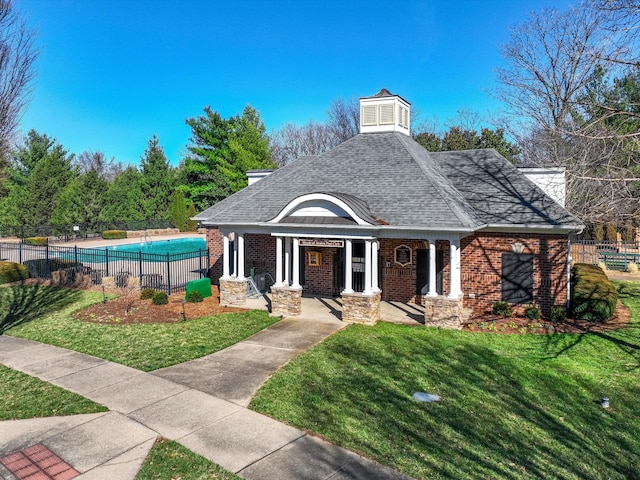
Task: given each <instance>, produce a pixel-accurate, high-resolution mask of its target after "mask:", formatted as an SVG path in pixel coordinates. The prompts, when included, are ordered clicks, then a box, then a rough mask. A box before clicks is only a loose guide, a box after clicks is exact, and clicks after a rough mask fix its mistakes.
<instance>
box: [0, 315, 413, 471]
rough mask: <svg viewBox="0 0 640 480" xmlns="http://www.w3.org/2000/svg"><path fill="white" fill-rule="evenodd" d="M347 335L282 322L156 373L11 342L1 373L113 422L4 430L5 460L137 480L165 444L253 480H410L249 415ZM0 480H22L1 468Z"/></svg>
mask: <svg viewBox="0 0 640 480" xmlns="http://www.w3.org/2000/svg"><path fill="white" fill-rule="evenodd" d="M340 328H342V324H341V323H338V322H303V321H300V320H284V321H282V322H279V323H278V324H275V325H273V326H272V327H269V328H268V329H266V330H263V331H262V332H260V333H258V334H257V335H254V336H253V337H251V338H249V339H247V340H245V341H243V342H240V343H238V344H236V345H234V346H232V347H230V348H228V349H226V350H223V351H221V352H218V353H215V354H213V355H209V356H207V357H204V358H201V359H198V360H194V361H191V362H187V363H185V364H182V365H176V366H174V367H169V368H165V369H161V370H158V371H156V372H153V373H144V372H141V371H139V370H135V369H133V368H129V367H125V366H123V365H119V364H116V363H112V362H107V361H105V360H102V359H99V358H95V357H92V356H89V355H84V354H81V353H77V352H72V351H70V350H66V349H63V348H58V347H53V346H51V345H45V344H41V343H37V342H32V341H29V340H23V339H19V338H15V337H10V336H7V335H2V336H0V363H3V364H5V365H6V366H8V367H10V368H14V369H16V370H20V371H23V372H25V373H28V374H30V375H33V376H36V377H38V378H41V379H43V380H46V381H48V382H51V383H53V384H55V385H58V386H60V387H62V388H65V389H67V390H71V391H73V392H76V393H78V394H80V395H83V396H85V397H87V398H89V399H91V400H93V401H95V402H98V403H101V404H103V405H105V406H107V407H108V408H109V409H110V411H109V412H107V413H98V414H89V415H74V416H68V417H51V418H43V419H29V420H14V421H6V422H0V458H2V457H5V456H6V455H9V454H12V453H14V452H18V451H22V450H23V449H25V448H27V447H30V446H33V445H36V444H41V445H43V446H44V447H46V448H47V449H49V450H50V451H51V452H53V453H54V454H56V455H58V456H59V457H60V458H61V459H62V460H64V462H67V463H68V464H69V465H70V466H71V467H73V469H75V470H76V471H77V472H79V473H80V474H81V475H80V476H77V477H75V478H78V479H105V478H113V479H118V480H128V479H133V478H134V477H135V475H136V473H137V471H138V469H139V468H140V465H141V464H142V463H143V462H144V459H145V457H146V455H147V453H148V451H149V449H150V448H151V446H152V445H153V442H154V441H155V439H156V438H157V437H158V435H160V436H163V437H165V438H169V439H171V440H175V441H177V442H179V443H181V444H182V445H184V446H186V447H187V448H189V449H191V450H192V451H194V452H196V453H198V454H200V455H202V456H204V457H206V458H208V459H209V460H211V461H213V462H215V463H217V464H219V465H221V466H222V467H224V468H226V469H227V470H230V471H232V472H235V473H237V474H238V475H239V476H241V477H243V478H247V479H254V480H262V479H264V480H266V479H276V478H277V479H282V480H285V479H292V480H293V479H309V480H314V479H329V478H331V479H332V480H343V479H369V480H373V479H407V478H409V477H406V476H404V475H402V474H399V473H398V472H395V471H393V470H391V469H389V468H386V467H383V466H381V465H379V464H377V463H375V462H373V461H371V460H368V459H366V458H364V457H361V456H359V455H357V454H355V453H353V452H350V451H348V450H345V449H342V448H339V447H336V446H335V445H332V444H330V443H328V442H325V441H323V440H320V439H318V438H316V437H312V436H310V435H308V434H306V433H305V432H303V431H301V430H298V429H296V428H293V427H290V426H287V425H285V424H283V423H280V422H278V421H276V420H273V419H272V418H270V417H267V416H264V415H261V414H258V413H256V412H253V411H251V410H248V409H246V408H244V407H245V406H246V405H247V404H248V402H249V400H250V398H251V396H252V395H253V394H254V393H255V391H256V390H257V389H258V388H259V387H260V385H261V384H262V383H263V382H264V381H266V379H267V378H268V377H269V376H270V375H271V374H272V373H273V371H275V370H277V369H278V368H279V367H280V366H282V365H284V364H285V363H286V362H287V361H289V359H291V358H293V356H295V355H296V354H297V353H299V352H300V351H302V350H304V349H306V348H309V347H310V346H312V345H314V344H315V343H318V342H319V341H321V340H323V339H324V338H326V337H327V336H328V335H330V334H331V333H333V332H335V331H336V330H338V329H340ZM0 478H1V479H3V480H5V479H7V480H8V479H11V480H13V479H14V478H15V477H14V476H13V475H11V474H10V473H9V471H8V470H6V469H5V468H4V467H3V466H2V465H0Z"/></svg>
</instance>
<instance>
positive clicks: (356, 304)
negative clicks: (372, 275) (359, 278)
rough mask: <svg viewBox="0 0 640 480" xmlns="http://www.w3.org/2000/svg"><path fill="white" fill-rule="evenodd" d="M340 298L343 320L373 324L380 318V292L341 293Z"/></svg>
mask: <svg viewBox="0 0 640 480" xmlns="http://www.w3.org/2000/svg"><path fill="white" fill-rule="evenodd" d="M341 298H342V321H343V322H347V323H361V324H363V325H375V324H376V322H377V321H378V320H379V319H380V293H375V294H373V295H363V294H362V293H343V294H342V297H341Z"/></svg>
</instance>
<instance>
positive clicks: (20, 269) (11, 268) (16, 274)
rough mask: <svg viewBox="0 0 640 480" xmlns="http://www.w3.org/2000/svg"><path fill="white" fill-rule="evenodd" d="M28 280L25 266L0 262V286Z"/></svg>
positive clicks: (27, 271)
mask: <svg viewBox="0 0 640 480" xmlns="http://www.w3.org/2000/svg"><path fill="white" fill-rule="evenodd" d="M25 278H29V270H28V269H27V267H26V266H25V265H21V264H19V263H13V262H0V284H2V283H11V282H18V281H20V280H24V279H25Z"/></svg>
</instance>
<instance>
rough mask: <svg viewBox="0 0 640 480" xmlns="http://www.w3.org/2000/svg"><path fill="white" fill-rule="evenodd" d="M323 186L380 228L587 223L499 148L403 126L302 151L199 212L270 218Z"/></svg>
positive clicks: (222, 217) (217, 221)
mask: <svg viewBox="0 0 640 480" xmlns="http://www.w3.org/2000/svg"><path fill="white" fill-rule="evenodd" d="M317 192H326V193H329V194H331V195H334V196H340V195H342V199H343V200H348V201H350V202H351V203H350V204H351V205H354V206H355V207H356V208H358V211H359V212H361V213H363V214H366V213H368V214H369V215H370V217H371V218H373V219H374V220H375V223H378V224H380V225H381V227H380V228H427V229H438V230H466V231H474V230H477V229H479V228H482V227H484V226H486V225H487V224H501V225H505V226H509V225H512V224H518V225H521V224H530V225H535V226H550V227H551V226H564V227H567V226H576V227H577V226H579V225H580V222H578V221H577V220H576V219H575V218H573V217H572V216H571V215H569V214H568V212H566V210H564V209H563V208H562V207H560V206H559V205H557V204H556V203H555V202H553V200H551V199H550V198H548V197H547V196H546V195H544V194H543V193H542V192H541V191H540V190H539V189H538V187H536V186H535V185H534V184H533V183H532V182H530V181H529V180H528V179H526V177H524V175H522V174H521V173H520V172H518V170H517V169H516V168H515V167H513V165H511V164H510V163H509V162H508V161H507V160H505V159H504V158H503V157H501V156H500V155H499V154H498V153H497V152H496V151H495V150H474V151H463V152H443V153H437V154H434V153H429V152H427V151H426V150H425V149H424V148H422V147H421V146H420V145H419V144H418V143H416V142H415V141H414V140H413V139H411V138H410V137H407V136H406V135H403V134H401V133H397V132H396V133H367V134H360V135H357V136H355V137H353V138H351V139H349V140H347V141H346V142H344V143H342V144H340V145H338V146H337V147H335V148H334V149H332V150H330V151H328V152H325V153H323V154H322V155H318V156H313V157H302V158H300V159H298V160H296V161H295V162H293V163H291V164H289V165H287V166H285V167H282V168H279V169H278V170H276V171H275V172H273V173H272V174H271V175H269V176H267V177H266V178H264V179H262V180H260V181H259V182H256V183H255V184H253V185H251V186H249V187H247V188H245V189H244V190H241V191H240V192H237V193H235V194H234V195H232V196H230V197H229V198H227V199H225V200H223V201H221V202H220V203H218V204H216V205H214V206H212V207H211V208H209V209H207V210H205V211H204V212H202V213H200V214H199V215H198V216H197V217H196V219H198V220H200V221H202V222H204V223H205V224H209V225H225V224H237V223H242V224H253V223H264V222H268V221H269V220H272V219H273V218H274V217H276V216H277V215H278V214H279V213H280V211H281V210H282V209H283V208H284V207H285V206H286V205H287V204H288V203H289V202H291V201H292V200H294V199H296V198H298V197H299V196H301V195H305V194H311V193H317ZM332 192H333V193H332ZM369 220H370V219H367V221H369ZM372 223H374V222H372Z"/></svg>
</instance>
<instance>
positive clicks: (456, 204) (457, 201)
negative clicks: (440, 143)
mask: <svg viewBox="0 0 640 480" xmlns="http://www.w3.org/2000/svg"><path fill="white" fill-rule="evenodd" d="M396 135H398V138H400V139H401V141H402V142H403V143H404V144H405V148H406V149H407V153H409V155H410V156H411V158H413V160H414V161H415V162H416V165H418V167H419V168H420V170H422V172H423V173H424V174H425V177H427V178H428V179H430V178H429V174H430V173H431V172H429V171H428V170H427V169H426V168H425V165H424V164H423V162H422V161H420V159H418V158H416V156H415V155H414V154H413V152H412V151H411V150H410V148H409V145H408V144H407V143H405V140H406V141H410V142H412V143H413V144H415V145H413V146H415V147H418V148H420V149H422V150H424V153H425V154H426V156H427V158H430V157H431V152H429V151H428V150H427V149H425V148H424V147H423V146H422V145H420V144H419V143H418V142H416V141H415V140H413V139H412V138H411V137H407V136H406V135H400V134H396ZM430 165H431V166H432V167H433V168H434V170H435V171H436V172H437V173H438V174H439V175H440V176H442V178H443V179H445V180H446V183H444V182H431V185H433V187H434V188H435V189H436V192H438V195H440V198H441V199H442V200H444V201H445V202H447V204H448V205H449V207H450V208H451V210H452V213H453V214H454V215H455V216H456V218H457V219H458V220H459V221H460V222H461V223H463V224H466V223H470V225H469V226H473V227H478V226H481V225H483V222H481V221H480V220H479V218H478V217H477V215H476V214H475V211H473V212H472V213H473V215H469V212H467V211H465V209H464V208H462V207H461V205H468V204H467V202H465V201H464V196H463V195H462V193H461V192H460V190H458V189H457V188H456V187H455V186H454V185H453V184H452V183H451V181H449V177H448V176H447V175H446V174H445V173H444V172H443V171H442V169H441V168H440V165H439V164H438V162H435V161H432V162H431V163H430ZM430 180H431V179H430ZM445 184H446V185H448V186H449V187H450V188H451V189H452V190H453V191H454V193H455V196H453V195H450V194H449V193H448V192H446V191H445V189H444V188H443V186H444V185H445ZM448 200H451V201H452V202H448ZM469 207H470V208H473V207H471V206H470V205H469ZM465 217H466V218H465Z"/></svg>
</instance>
